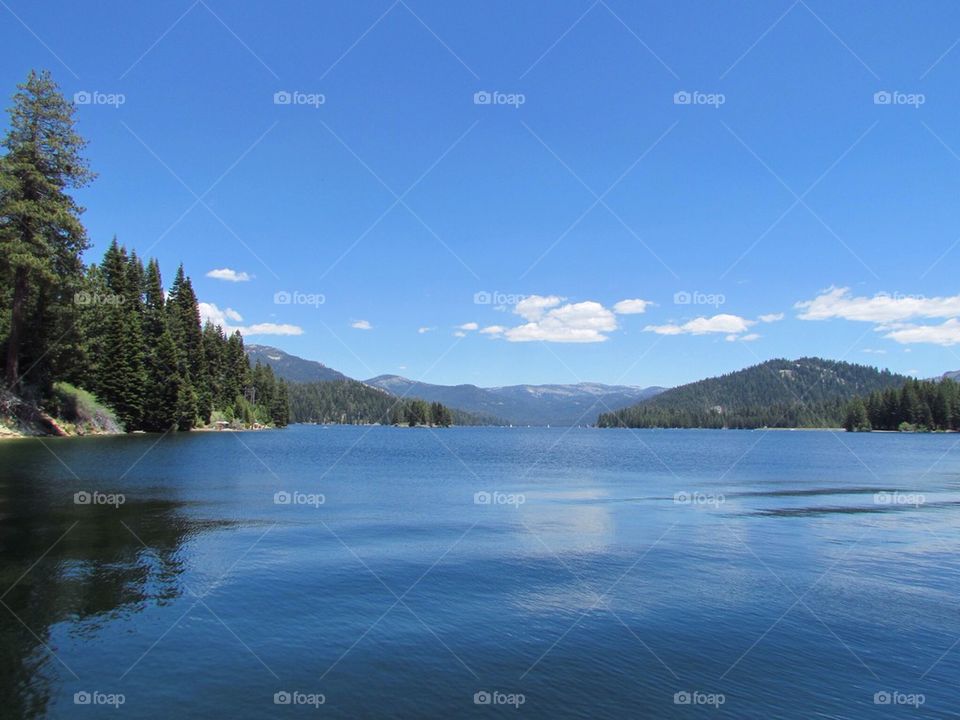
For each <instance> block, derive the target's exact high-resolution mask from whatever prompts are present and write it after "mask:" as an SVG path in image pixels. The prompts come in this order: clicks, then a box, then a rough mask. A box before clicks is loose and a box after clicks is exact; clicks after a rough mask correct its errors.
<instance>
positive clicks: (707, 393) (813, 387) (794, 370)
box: [597, 357, 909, 428]
mask: <svg viewBox="0 0 960 720" xmlns="http://www.w3.org/2000/svg"><path fill="white" fill-rule="evenodd" d="M908 379H909V378H908V377H907V376H906V375H897V374H894V373H891V372H890V371H889V370H879V369H878V368H875V367H871V366H868V365H858V364H854V363H847V362H841V361H835V360H825V359H823V358H817V357H804V358H799V359H797V360H787V359H785V358H776V359H773V360H767V361H765V362H762V363H758V364H756V365H752V366H750V367H747V368H743V369H742V370H737V371H735V372H731V373H726V374H724V375H719V376H715V377H711V378H705V379H703V380H698V381H696V382H693V383H687V384H685V385H680V386H678V387H676V388H673V389H671V390H667V391H666V392H664V393H661V394H660V395H658V396H656V397H654V398H651V399H648V400H646V401H643V402H641V403H638V404H636V405H634V406H632V407H629V408H624V409H622V410H620V411H617V412H613V413H604V414H601V415H600V416H599V417H598V419H597V424H598V425H599V426H600V427H633V428H639V427H707V428H758V427H840V426H841V425H842V423H843V420H844V414H845V410H846V403H847V402H849V401H850V400H852V399H853V398H854V397H858V396H862V395H867V394H869V393H871V392H874V391H876V390H883V389H886V388H888V387H900V386H902V385H903V384H904V383H906V382H907V380H908Z"/></svg>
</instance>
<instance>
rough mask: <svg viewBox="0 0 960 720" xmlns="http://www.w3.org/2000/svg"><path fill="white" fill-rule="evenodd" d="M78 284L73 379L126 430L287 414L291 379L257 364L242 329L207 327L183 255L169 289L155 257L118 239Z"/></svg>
mask: <svg viewBox="0 0 960 720" xmlns="http://www.w3.org/2000/svg"><path fill="white" fill-rule="evenodd" d="M81 285H82V288H83V289H82V290H79V291H78V292H77V293H76V294H75V296H74V302H75V303H76V304H77V305H78V307H79V315H78V318H77V320H78V322H77V327H78V329H79V337H78V343H77V347H76V353H75V360H76V361H75V363H74V364H73V365H72V367H70V368H68V369H67V370H68V374H67V376H66V379H67V380H69V381H71V382H73V383H74V384H77V385H82V386H83V387H84V388H85V389H87V390H90V391H91V392H93V393H94V395H96V396H97V398H98V399H100V400H101V401H102V402H104V403H106V404H107V405H109V406H110V407H111V408H113V410H114V411H115V412H116V413H117V417H118V419H119V420H120V421H121V422H122V423H123V425H124V427H125V428H126V430H127V431H128V432H129V431H132V430H147V431H153V432H162V431H164V430H168V429H171V428H176V429H178V430H189V429H191V428H192V427H194V426H195V425H198V424H200V425H208V424H210V422H211V421H213V420H222V421H226V422H232V421H237V422H239V423H242V424H244V425H251V424H257V423H258V424H263V425H275V426H278V427H282V426H284V425H286V424H287V422H288V420H289V409H288V402H287V387H286V383H284V382H283V381H282V380H279V379H277V378H275V377H274V374H273V370H271V369H270V368H269V367H268V366H266V365H261V364H259V363H258V364H257V365H256V366H255V367H253V368H251V367H250V361H249V360H248V359H247V354H246V352H245V351H244V348H243V338H242V337H241V335H240V333H239V332H234V333H233V334H232V335H231V336H230V337H227V336H226V335H225V334H224V331H223V329H222V328H221V327H219V326H215V325H213V324H212V323H209V322H208V323H206V325H204V326H203V327H201V324H200V308H199V305H198V303H197V296H196V294H195V293H194V290H193V285H192V283H191V282H190V278H188V277H187V276H186V275H185V274H184V271H183V266H182V265H181V266H180V268H179V269H178V270H177V276H176V278H175V279H174V281H173V285H172V286H171V288H170V291H169V292H167V293H165V292H164V289H163V281H162V279H161V276H160V266H159V265H158V263H157V261H156V260H150V261H149V262H148V263H147V265H146V267H144V266H143V263H142V262H141V260H140V258H139V257H137V255H136V253H128V252H127V250H126V248H125V247H123V246H121V245H119V244H118V243H117V241H116V240H114V241H113V243H112V244H111V245H110V247H109V248H108V249H107V252H106V254H105V255H104V258H103V261H102V262H101V263H100V265H92V266H91V267H90V268H88V269H87V272H86V274H85V276H84V278H83V280H82V282H81Z"/></svg>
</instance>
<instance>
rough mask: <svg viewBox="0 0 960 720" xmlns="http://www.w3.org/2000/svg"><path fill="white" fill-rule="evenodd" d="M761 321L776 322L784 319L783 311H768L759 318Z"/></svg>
mask: <svg viewBox="0 0 960 720" xmlns="http://www.w3.org/2000/svg"><path fill="white" fill-rule="evenodd" d="M757 319H758V320H759V321H760V322H765V323H775V322H780V321H781V320H783V313H768V314H766V315H761V316H760V317H759V318H757Z"/></svg>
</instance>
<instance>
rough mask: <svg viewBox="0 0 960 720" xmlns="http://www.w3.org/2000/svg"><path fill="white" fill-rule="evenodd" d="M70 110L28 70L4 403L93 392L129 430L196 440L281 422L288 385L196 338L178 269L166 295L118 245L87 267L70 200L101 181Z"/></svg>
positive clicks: (9, 202) (5, 326)
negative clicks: (199, 429) (184, 433)
mask: <svg viewBox="0 0 960 720" xmlns="http://www.w3.org/2000/svg"><path fill="white" fill-rule="evenodd" d="M73 112H74V107H73V104H72V103H69V102H68V101H67V100H66V99H65V98H64V97H63V95H62V94H61V93H60V91H59V89H58V88H57V86H56V84H55V83H54V82H53V80H52V79H51V77H50V75H49V74H48V73H46V72H44V73H36V72H31V73H30V75H29V77H28V78H27V81H26V82H25V83H24V84H22V85H20V86H19V90H18V92H17V94H16V95H15V96H14V105H13V108H12V109H11V113H10V115H11V117H10V125H11V127H10V130H9V132H8V134H7V135H6V137H5V138H4V140H3V150H4V154H3V155H2V157H0V318H2V320H0V342H2V345H3V351H4V357H5V376H6V381H7V382H6V385H7V389H6V392H9V393H11V394H12V397H17V396H19V397H20V398H25V399H26V400H27V401H28V402H30V403H33V404H35V405H37V406H41V407H44V406H49V404H50V403H52V402H54V401H55V402H56V403H57V404H58V405H63V404H64V400H63V397H62V396H63V393H64V392H66V391H65V390H64V388H74V389H75V390H76V391H77V392H78V393H79V392H82V391H85V392H88V393H93V394H94V395H95V396H96V400H98V401H99V402H101V403H104V404H105V405H106V406H108V407H109V408H110V409H111V410H112V411H113V413H114V414H115V416H116V418H117V420H119V421H120V422H121V423H122V424H123V427H124V429H126V430H127V431H128V432H130V431H133V430H151V431H166V430H170V429H178V430H189V429H190V428H192V427H194V426H196V425H198V424H205V423H209V422H211V420H216V419H224V420H228V421H233V420H236V421H237V422H241V423H244V424H247V425H249V424H252V423H262V424H273V425H284V424H286V422H287V414H288V413H287V401H286V386H285V384H284V383H283V382H278V381H277V380H276V379H275V378H274V376H273V372H272V371H271V370H270V368H268V367H265V366H259V365H258V366H256V367H254V368H252V369H251V367H250V364H249V362H248V360H247V357H246V354H245V352H244V349H243V339H242V338H241V337H240V335H239V334H238V333H234V335H232V336H231V337H229V338H227V337H226V336H225V335H224V332H223V330H222V329H221V328H219V327H214V326H212V325H207V326H206V327H201V325H200V315H199V310H198V305H197V298H196V295H195V294H194V291H193V287H192V284H191V282H190V279H189V278H188V277H187V276H186V274H185V273H184V271H183V268H182V267H181V268H180V269H179V271H178V273H177V276H176V278H175V280H174V282H173V284H172V286H171V287H170V289H169V292H165V291H164V287H163V282H162V279H161V276H160V268H159V265H158V263H157V261H156V260H150V261H149V262H148V263H147V264H146V266H144V264H143V261H142V260H141V259H140V258H139V257H137V255H136V254H135V253H128V252H127V250H126V249H125V248H124V247H122V246H121V245H120V244H118V243H117V241H116V240H114V241H113V243H112V244H111V245H110V247H109V249H108V250H107V251H106V253H105V255H104V257H103V260H102V262H101V263H100V264H94V265H90V266H89V267H86V266H85V265H84V262H83V252H84V251H85V250H86V249H87V248H88V247H89V242H88V239H87V233H86V229H85V228H84V226H83V223H82V222H81V220H80V216H81V214H82V212H83V208H81V207H79V206H78V205H77V204H76V202H75V201H74V199H73V197H72V196H71V195H70V194H69V192H68V191H70V190H73V189H77V188H80V187H83V186H84V185H85V184H87V183H88V182H90V181H91V180H92V179H93V177H94V176H93V174H92V173H91V172H90V170H89V169H88V166H87V162H86V160H85V158H84V157H83V149H84V147H85V142H84V140H83V139H82V138H81V137H80V136H79V135H77V134H76V132H75V130H74V118H73ZM58 383H59V388H60V390H59V391H58V392H59V396H58V397H56V398H55V395H54V387H55V385H57V384H58ZM63 383H66V385H64V384H63ZM5 402H6V404H8V405H14V404H16V403H15V402H13V401H9V402H7V401H5ZM91 402H92V400H91Z"/></svg>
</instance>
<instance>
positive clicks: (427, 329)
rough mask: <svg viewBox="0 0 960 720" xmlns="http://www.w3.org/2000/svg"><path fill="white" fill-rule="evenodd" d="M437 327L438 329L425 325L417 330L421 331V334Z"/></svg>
mask: <svg viewBox="0 0 960 720" xmlns="http://www.w3.org/2000/svg"><path fill="white" fill-rule="evenodd" d="M435 329H436V328H432V327H426V326H424V327H420V328H417V332H418V333H420V334H421V335H423V334H424V333H428V332H431V331H432V330H435Z"/></svg>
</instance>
